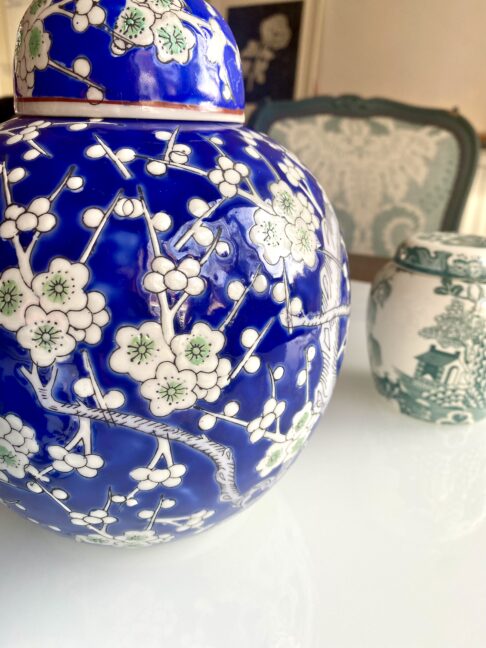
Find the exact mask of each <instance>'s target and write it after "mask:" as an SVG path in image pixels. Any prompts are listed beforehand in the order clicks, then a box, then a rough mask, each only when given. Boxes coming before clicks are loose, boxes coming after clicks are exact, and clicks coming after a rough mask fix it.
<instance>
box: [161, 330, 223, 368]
mask: <svg viewBox="0 0 486 648" xmlns="http://www.w3.org/2000/svg"><path fill="white" fill-rule="evenodd" d="M224 343H225V336H224V334H223V333H221V331H218V330H214V329H212V328H211V327H210V326H208V325H207V324H205V323H204V322H198V323H197V324H195V325H194V326H193V328H192V330H191V332H190V333H185V334H183V335H176V337H175V338H174V339H173V340H172V342H171V349H172V351H173V352H174V354H175V363H176V365H177V368H178V369H180V370H181V371H182V370H183V369H190V370H192V371H195V372H196V373H199V372H201V371H202V372H205V373H211V372H213V371H215V370H216V367H217V366H218V360H219V358H218V353H219V352H220V351H221V349H222V348H223V346H224Z"/></svg>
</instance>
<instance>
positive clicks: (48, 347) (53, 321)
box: [17, 306, 76, 367]
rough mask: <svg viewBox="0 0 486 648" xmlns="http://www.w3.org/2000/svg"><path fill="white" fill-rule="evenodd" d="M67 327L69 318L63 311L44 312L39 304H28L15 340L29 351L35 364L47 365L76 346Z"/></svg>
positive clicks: (63, 356) (67, 353) (64, 355)
mask: <svg viewBox="0 0 486 648" xmlns="http://www.w3.org/2000/svg"><path fill="white" fill-rule="evenodd" d="M68 329H69V320H68V318H67V316H66V314H65V313H62V312H61V311H51V312H49V313H46V312H45V311H44V310H43V309H42V308H40V307H39V306H29V307H28V308H27V310H26V312H25V325H24V326H22V328H20V329H19V330H18V332H17V340H18V342H19V344H20V345H21V346H23V347H24V349H28V350H29V351H30V355H31V358H32V361H33V362H35V364H37V365H39V366H40V367H48V366H49V365H51V364H52V363H53V362H55V361H56V360H59V359H61V358H65V357H66V356H68V355H69V354H70V353H71V352H72V351H73V349H74V347H75V346H76V340H75V339H74V338H73V337H72V336H71V335H70V334H69V332H68Z"/></svg>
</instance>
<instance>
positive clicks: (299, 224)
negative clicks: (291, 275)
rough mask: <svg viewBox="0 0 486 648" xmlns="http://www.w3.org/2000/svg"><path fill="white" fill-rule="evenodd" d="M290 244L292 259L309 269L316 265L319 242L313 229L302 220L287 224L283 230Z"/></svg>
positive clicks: (298, 219)
mask: <svg viewBox="0 0 486 648" xmlns="http://www.w3.org/2000/svg"><path fill="white" fill-rule="evenodd" d="M285 233H286V234H287V236H288V238H289V240H290V242H291V254H292V258H293V259H294V260H295V261H297V263H300V262H301V261H302V262H303V263H304V264H305V265H306V266H309V267H310V268H313V267H314V266H315V265H316V261H317V248H318V246H319V241H318V239H317V236H316V234H315V232H314V231H313V229H312V228H311V227H310V226H309V225H308V224H307V223H306V222H305V221H304V220H303V219H302V218H297V219H296V221H295V223H292V224H290V223H289V224H288V225H287V227H286V228H285Z"/></svg>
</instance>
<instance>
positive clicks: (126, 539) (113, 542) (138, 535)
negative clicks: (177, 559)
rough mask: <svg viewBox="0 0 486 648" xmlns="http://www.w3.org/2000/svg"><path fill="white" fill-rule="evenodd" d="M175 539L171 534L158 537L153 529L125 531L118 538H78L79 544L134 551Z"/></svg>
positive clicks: (96, 535) (93, 535) (100, 536)
mask: <svg viewBox="0 0 486 648" xmlns="http://www.w3.org/2000/svg"><path fill="white" fill-rule="evenodd" d="M173 539H174V536H173V535H170V533H163V534H161V535H157V534H156V533H155V531H153V530H152V529H148V530H146V531H125V533H123V534H122V535H118V536H108V535H98V534H97V533H91V534H89V535H77V536H76V540H77V541H78V542H86V543H88V544H95V545H105V546H109V547H129V548H130V547H131V548H134V549H135V548H138V547H151V546H153V545H157V544H162V543H165V542H170V541H171V540H173Z"/></svg>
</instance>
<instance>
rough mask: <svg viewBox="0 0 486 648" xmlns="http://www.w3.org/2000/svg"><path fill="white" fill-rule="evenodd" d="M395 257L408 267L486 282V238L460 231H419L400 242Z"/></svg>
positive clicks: (435, 273)
mask: <svg viewBox="0 0 486 648" xmlns="http://www.w3.org/2000/svg"><path fill="white" fill-rule="evenodd" d="M395 261H396V263H398V265H400V266H402V267H404V268H406V269H408V270H415V271H418V272H423V273H426V274H432V275H439V276H442V277H446V278H447V277H450V278H457V279H464V280H466V281H485V282H486V238H485V237H482V236H477V235H475V234H460V233H458V232H431V233H427V234H426V233H422V234H416V235H415V236H412V237H411V238H409V239H407V240H406V241H405V242H404V243H402V244H401V245H400V247H399V248H398V250H397V253H396V255H395Z"/></svg>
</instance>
